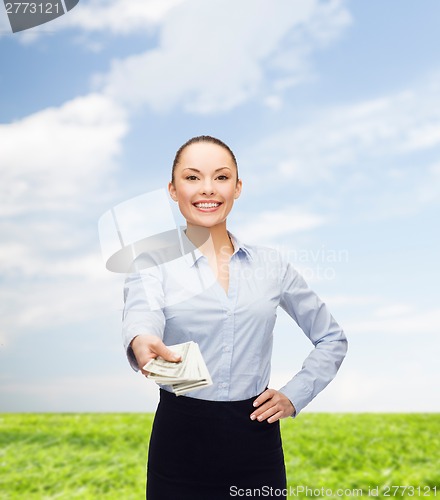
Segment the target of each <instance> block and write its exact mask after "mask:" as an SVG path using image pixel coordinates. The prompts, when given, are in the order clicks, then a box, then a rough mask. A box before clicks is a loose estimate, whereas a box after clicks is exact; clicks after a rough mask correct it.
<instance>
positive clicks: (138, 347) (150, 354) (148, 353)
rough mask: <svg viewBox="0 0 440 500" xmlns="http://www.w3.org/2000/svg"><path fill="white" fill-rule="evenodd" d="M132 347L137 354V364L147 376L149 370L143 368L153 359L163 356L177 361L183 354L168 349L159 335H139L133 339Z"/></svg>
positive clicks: (168, 359)
mask: <svg viewBox="0 0 440 500" xmlns="http://www.w3.org/2000/svg"><path fill="white" fill-rule="evenodd" d="M130 345H131V348H132V349H133V353H134V355H135V358H136V361H137V364H138V366H139V369H140V370H141V372H142V374H143V375H145V376H147V375H148V374H149V372H147V371H145V370H143V369H142V367H143V366H145V365H146V364H147V363H148V361H150V360H151V359H154V358H157V357H158V356H160V357H161V358H163V359H165V360H167V361H174V362H175V363H177V362H178V361H181V359H182V358H181V356H179V355H178V354H176V353H175V352H173V351H171V350H170V349H168V347H167V346H166V345H165V344H164V343H163V342H162V340H161V339H160V338H159V337H156V336H155V335H147V334H142V335H138V336H137V337H135V338H134V339H133V340H132V341H131V344H130Z"/></svg>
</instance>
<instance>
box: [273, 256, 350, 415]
mask: <svg viewBox="0 0 440 500" xmlns="http://www.w3.org/2000/svg"><path fill="white" fill-rule="evenodd" d="M280 306H281V307H282V308H283V309H284V310H285V311H286V312H287V313H288V314H289V315H290V316H291V317H292V318H293V319H294V320H295V321H296V323H297V324H298V326H299V327H300V328H301V329H302V330H303V332H304V333H305V335H306V336H307V337H308V338H309V339H310V341H311V342H312V344H313V345H314V349H313V350H312V351H311V353H310V354H309V355H308V356H307V358H306V359H305V360H304V363H303V366H302V369H301V370H300V371H299V372H298V373H297V374H296V375H295V376H294V377H293V378H292V379H291V380H290V381H289V382H288V383H287V384H286V385H285V386H284V387H282V388H281V389H280V392H282V393H283V394H285V395H286V396H287V397H288V398H289V399H290V401H292V403H293V405H294V406H295V409H296V413H295V414H294V415H293V416H297V415H298V414H299V412H300V411H301V410H302V409H303V408H304V407H305V406H306V405H308V404H309V403H310V401H312V399H313V398H314V397H315V396H316V395H317V394H318V393H319V392H321V391H322V390H323V389H324V388H325V387H326V386H327V385H328V384H329V382H331V381H332V380H333V378H334V377H335V375H336V373H337V371H338V369H339V367H340V365H341V363H342V361H343V359H344V357H345V354H346V352H347V347H348V342H347V338H346V336H345V334H344V332H343V330H342V328H341V327H340V326H339V325H338V323H337V322H336V321H335V319H334V318H333V316H332V315H331V314H330V312H329V310H328V308H327V306H326V305H325V303H324V302H323V301H322V300H321V299H320V298H319V297H318V296H317V295H316V294H315V293H314V292H313V290H311V289H310V288H309V287H308V285H307V283H306V282H305V280H304V279H303V278H302V276H301V275H300V274H299V273H298V272H297V271H296V270H295V269H294V268H293V267H292V266H291V264H290V263H288V262H285V261H284V260H283V263H282V267H281V297H280Z"/></svg>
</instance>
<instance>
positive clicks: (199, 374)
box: [144, 341, 212, 396]
mask: <svg viewBox="0 0 440 500" xmlns="http://www.w3.org/2000/svg"><path fill="white" fill-rule="evenodd" d="M167 347H168V348H169V349H171V350H172V351H174V352H176V353H177V354H179V355H180V356H182V360H181V361H179V362H178V363H174V362H172V361H165V360H164V359H163V358H161V357H158V358H155V359H152V360H150V361H149V362H148V363H147V364H146V365H145V366H144V370H146V371H148V372H150V373H149V375H148V378H151V379H152V380H154V381H155V382H157V383H158V384H164V385H170V386H171V388H172V390H173V392H174V393H175V394H176V395H177V396H180V395H181V394H185V393H187V392H190V391H194V390H196V389H201V388H202V387H206V386H208V385H212V380H211V376H210V375H209V371H208V368H207V367H206V364H205V361H204V359H203V357H202V353H201V352H200V348H199V345H198V344H197V343H196V342H192V341H191V342H185V343H183V344H175V345H170V346H167Z"/></svg>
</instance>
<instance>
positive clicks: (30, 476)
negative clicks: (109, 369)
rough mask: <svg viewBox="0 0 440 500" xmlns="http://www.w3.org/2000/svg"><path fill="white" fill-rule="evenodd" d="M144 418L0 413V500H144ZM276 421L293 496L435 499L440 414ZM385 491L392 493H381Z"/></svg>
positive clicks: (439, 485) (148, 418)
mask: <svg viewBox="0 0 440 500" xmlns="http://www.w3.org/2000/svg"><path fill="white" fill-rule="evenodd" d="M152 420H153V415H152V414H0V498H1V499H2V500H3V499H23V500H28V499H69V500H70V499H118V500H130V499H142V498H145V485H144V481H145V464H146V457H147V446H148V437H149V433H150V430H151V424H152ZM281 424H282V435H283V443H284V452H285V459H286V467H287V475H288V480H289V485H290V486H292V488H294V491H295V492H296V493H297V494H298V496H297V498H298V497H299V498H311V497H313V498H352V497H360V496H362V497H369V498H372V497H373V494H375V492H376V491H375V490H374V489H373V488H375V487H379V496H375V498H390V497H393V498H421V497H431V498H434V497H435V496H437V497H439V498H440V414H322V413H320V414H318V413H304V414H302V415H300V416H299V417H298V418H297V419H295V420H293V419H284V420H282V422H281ZM387 485H388V486H400V487H401V488H399V489H396V488H391V489H389V491H388V495H386V493H387V489H386V486H387ZM404 486H413V487H414V488H415V490H411V489H407V490H406V491H404V489H403V487H404ZM301 487H303V488H306V487H307V488H309V490H308V492H306V491H304V492H302V493H301V490H300V488H301ZM322 488H324V489H325V490H326V491H325V492H324V495H322V494H319V495H318V491H316V490H318V489H321V491H322ZM340 489H342V490H347V491H346V492H345V493H344V492H341V491H338V490H340ZM355 489H362V491H354V490H355ZM330 490H332V492H330ZM231 498H232V497H231ZM236 498H238V497H236ZM242 498H245V497H242ZM292 498H293V497H292ZM170 500H178V499H170ZM207 500H209V499H207Z"/></svg>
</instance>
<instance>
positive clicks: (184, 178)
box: [168, 142, 241, 227]
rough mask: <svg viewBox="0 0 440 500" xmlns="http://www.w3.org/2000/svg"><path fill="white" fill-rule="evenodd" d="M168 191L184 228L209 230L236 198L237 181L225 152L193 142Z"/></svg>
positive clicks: (211, 144) (203, 143)
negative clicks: (185, 222) (175, 202)
mask: <svg viewBox="0 0 440 500" xmlns="http://www.w3.org/2000/svg"><path fill="white" fill-rule="evenodd" d="M168 190H169V193H170V196H171V198H172V199H173V200H174V201H177V202H178V204H179V209H180V211H181V213H182V215H183V216H184V217H185V219H186V221H187V223H188V224H191V225H196V226H203V227H213V226H215V225H217V224H221V223H223V222H225V221H226V217H227V216H228V214H229V212H230V211H231V209H232V206H233V205H234V200H235V199H236V198H238V197H239V196H240V192H241V180H238V182H237V169H236V167H235V164H234V161H233V159H232V158H231V155H230V154H229V152H228V151H227V150H226V149H224V148H223V147H221V146H218V145H217V144H213V143H210V142H197V143H194V144H191V145H189V146H187V147H186V148H185V149H184V150H183V151H182V154H181V157H180V162H179V163H178V165H177V166H176V169H175V172H174V185H173V184H172V183H171V182H170V183H169V184H168Z"/></svg>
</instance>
